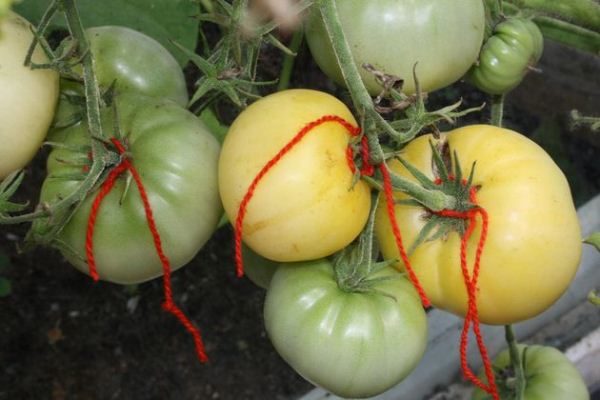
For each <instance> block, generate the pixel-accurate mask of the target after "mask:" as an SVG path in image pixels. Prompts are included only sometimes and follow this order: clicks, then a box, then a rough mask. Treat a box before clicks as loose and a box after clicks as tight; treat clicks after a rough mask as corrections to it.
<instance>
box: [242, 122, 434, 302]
mask: <svg viewBox="0 0 600 400" xmlns="http://www.w3.org/2000/svg"><path fill="white" fill-rule="evenodd" d="M325 123H337V124H340V125H341V126H343V127H344V128H345V129H346V130H347V131H348V133H349V134H350V136H352V137H359V136H360V135H361V129H360V127H357V126H354V125H353V124H351V123H350V122H348V121H346V120H345V119H344V118H341V117H339V116H337V115H324V116H322V117H320V118H318V119H316V120H314V121H311V122H309V123H307V124H305V125H304V126H303V127H302V128H301V129H300V130H299V131H298V132H297V133H296V134H295V135H294V136H293V137H292V139H291V140H290V141H289V142H288V143H287V144H286V145H285V146H283V147H282V148H281V149H280V150H279V151H278V152H277V154H276V155H275V156H273V157H272V158H271V159H270V160H269V161H268V162H267V163H266V164H265V165H264V166H263V167H262V169H261V170H260V171H259V172H258V174H257V175H256V176H255V177H254V179H253V180H252V182H251V183H250V186H249V187H248V189H247V190H246V193H245V194H244V197H243V198H242V201H241V202H240V205H239V208H238V213H237V217H236V221H235V225H234V245H235V264H236V272H237V275H238V277H241V276H243V274H244V261H243V257H242V233H243V222H244V218H245V215H246V211H247V208H248V204H249V203H250V201H251V199H252V197H253V196H254V193H255V191H256V188H257V186H258V185H259V183H260V182H261V181H262V179H263V178H264V177H265V175H267V173H268V172H269V171H270V170H271V169H272V168H273V167H274V166H275V165H276V164H277V163H278V162H279V161H280V160H281V159H282V158H283V157H284V156H285V155H286V154H288V153H289V152H290V151H291V150H292V149H293V148H294V147H295V146H296V145H297V144H298V143H300V142H301V141H302V139H303V138H304V137H306V135H308V134H309V133H310V132H312V131H313V130H314V129H315V128H316V127H318V126H320V125H322V124H325ZM359 153H360V160H361V167H360V168H357V166H356V162H355V151H354V149H353V148H352V146H351V145H350V144H349V145H348V147H347V149H346V159H347V162H348V167H349V168H350V171H351V172H352V173H356V172H358V173H360V175H363V176H372V175H374V173H375V166H374V165H372V164H371V162H370V159H369V142H368V139H367V137H366V136H365V135H363V136H362V137H361V138H360V150H359ZM379 169H380V171H381V173H382V175H383V176H384V188H385V191H386V196H392V190H393V188H392V184H391V181H390V179H389V173H388V170H387V166H386V165H385V163H381V164H380V165H379ZM386 176H387V179H386ZM390 218H391V219H392V220H393V225H394V226H395V227H396V229H395V230H394V232H395V236H396V242H397V244H398V246H399V249H400V253H401V254H402V257H403V260H404V261H405V265H406V269H407V272H408V276H409V279H410V281H411V283H412V284H413V286H414V287H415V288H416V290H417V292H418V293H419V296H420V298H421V302H422V303H423V306H424V307H426V308H427V307H429V306H430V302H429V299H428V298H427V296H426V294H425V290H424V289H423V287H422V286H421V284H420V282H419V280H418V278H417V275H416V274H415V273H414V271H413V270H412V268H411V267H410V263H409V262H408V256H407V253H406V251H405V250H404V246H403V244H402V236H401V234H400V229H399V228H398V224H397V223H396V222H395V214H394V213H393V206H392V210H391V211H390Z"/></svg>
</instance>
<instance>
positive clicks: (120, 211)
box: [34, 94, 222, 284]
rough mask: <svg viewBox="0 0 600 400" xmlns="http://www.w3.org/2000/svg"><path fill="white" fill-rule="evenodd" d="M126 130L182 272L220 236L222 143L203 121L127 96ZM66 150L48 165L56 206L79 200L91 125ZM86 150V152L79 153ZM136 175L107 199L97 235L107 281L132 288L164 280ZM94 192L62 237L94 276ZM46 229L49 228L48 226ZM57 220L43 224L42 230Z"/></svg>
mask: <svg viewBox="0 0 600 400" xmlns="http://www.w3.org/2000/svg"><path fill="white" fill-rule="evenodd" d="M117 100H118V114H119V117H120V121H119V123H120V127H121V130H122V132H123V135H124V138H123V139H122V142H123V143H125V144H126V147H127V150H128V152H129V153H130V154H131V156H130V157H131V160H132V163H133V165H134V166H135V168H136V169H137V170H138V172H139V174H140V175H141V179H142V183H143V184H144V186H145V189H146V191H147V193H148V197H149V201H150V205H151V207H152V209H153V213H154V219H155V221H156V225H157V228H158V231H159V234H160V236H161V238H162V242H163V243H162V244H163V248H164V250H165V253H166V255H167V257H169V258H170V261H171V264H172V269H177V268H179V267H181V266H183V265H184V264H186V263H187V262H189V261H190V260H191V259H192V257H194V255H195V254H196V253H197V252H198V251H199V250H200V248H201V247H202V246H203V245H204V243H205V242H206V241H207V240H208V239H209V237H210V236H211V235H212V233H213V232H214V230H215V229H216V226H217V223H218V221H219V218H220V216H221V214H222V207H221V203H220V199H219V195H218V187H217V161H218V153H219V144H218V142H217V141H216V139H215V138H214V137H213V135H212V134H211V133H210V132H209V131H208V130H207V129H206V127H205V126H204V125H203V124H202V123H201V122H200V121H199V119H198V118H197V117H196V116H195V115H193V114H192V113H190V112H189V111H187V110H185V109H183V108H182V107H180V106H179V105H178V104H175V103H174V102H172V101H169V100H159V99H153V98H142V97H140V96H139V95H137V94H135V95H134V94H131V95H128V96H127V95H124V96H119V97H118V98H117ZM111 115H112V113H110V112H108V111H107V112H105V113H104V114H103V126H104V127H112V126H114V121H113V120H112V118H111ZM63 134H64V142H63V143H62V144H63V145H64V147H62V146H61V147H57V148H55V149H54V150H53V151H52V152H51V153H50V156H49V158H48V166H47V168H48V177H47V178H46V180H45V181H44V184H43V186H42V192H41V199H40V203H49V204H52V203H55V202H56V201H58V199H61V198H64V197H66V196H68V195H69V194H71V193H72V192H73V191H74V190H75V189H76V188H77V187H78V185H79V184H80V180H78V179H77V177H78V176H79V177H80V178H81V176H82V174H84V173H85V170H83V169H82V166H81V160H82V158H84V159H85V155H86V152H85V146H87V148H89V144H90V143H89V136H88V133H87V128H86V126H85V124H79V125H76V126H73V127H71V128H69V129H68V130H67V131H66V132H64V133H63ZM78 147H79V148H81V147H83V149H82V150H78V149H77V148H78ZM128 178H129V173H124V174H123V175H121V177H120V178H119V179H118V181H117V183H116V185H115V186H114V188H113V189H112V191H111V192H110V193H109V194H108V196H106V197H105V198H104V201H103V202H102V206H101V208H100V211H99V213H98V217H97V220H96V226H95V233H94V255H95V259H96V263H97V269H98V273H99V274H100V279H104V280H107V281H111V282H116V283H123V284H130V283H136V282H142V281H145V280H148V279H152V278H154V277H157V276H159V275H161V274H162V266H161V263H160V260H159V259H158V257H157V255H156V250H155V248H154V244H153V241H152V236H151V234H150V231H149V229H148V225H147V220H146V216H145V214H144V208H143V204H142V200H141V198H140V195H139V191H138V189H137V187H136V185H135V183H134V182H131V185H129V186H128ZM97 192H98V191H97V190H95V191H92V192H91V193H89V194H88V196H87V197H86V198H85V199H84V200H83V201H82V202H81V203H80V204H79V206H78V207H77V208H76V210H75V211H74V212H73V214H72V216H71V218H70V220H69V221H68V223H67V225H66V226H65V227H64V228H63V229H62V231H61V232H60V234H59V236H58V238H57V239H58V242H59V243H61V244H62V245H61V246H60V247H59V248H60V249H61V250H62V251H63V254H64V256H65V257H66V258H67V259H68V260H69V261H70V262H71V263H72V264H73V265H74V266H75V267H76V268H78V269H80V270H81V271H83V272H86V273H87V272H88V266H87V264H86V262H85V238H86V228H87V223H88V217H89V214H90V208H91V205H92V203H93V201H94V198H95V197H96V195H97ZM40 224H42V225H40ZM43 224H49V226H51V224H52V221H51V220H50V221H43V222H36V225H34V231H35V230H37V229H41V230H43V229H46V228H48V225H43Z"/></svg>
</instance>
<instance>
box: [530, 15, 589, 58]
mask: <svg viewBox="0 0 600 400" xmlns="http://www.w3.org/2000/svg"><path fill="white" fill-rule="evenodd" d="M533 20H534V22H535V23H536V24H537V25H538V27H539V28H540V31H542V34H543V35H544V37H546V38H548V39H551V40H554V41H555V42H558V43H562V44H564V45H567V46H570V47H573V48H576V49H579V50H583V51H587V52H590V53H593V54H596V55H599V54H600V33H598V32H594V31H592V30H590V29H587V28H584V27H581V26H577V25H574V24H572V23H569V22H566V21H561V20H559V19H556V18H552V17H543V16H540V17H535V18H534V19H533Z"/></svg>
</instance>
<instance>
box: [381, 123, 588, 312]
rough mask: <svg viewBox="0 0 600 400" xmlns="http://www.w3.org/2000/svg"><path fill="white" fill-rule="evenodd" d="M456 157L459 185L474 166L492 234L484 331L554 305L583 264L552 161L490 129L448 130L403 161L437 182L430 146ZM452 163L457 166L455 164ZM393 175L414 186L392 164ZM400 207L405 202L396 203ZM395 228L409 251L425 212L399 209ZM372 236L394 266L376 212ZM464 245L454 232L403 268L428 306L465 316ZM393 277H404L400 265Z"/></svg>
mask: <svg viewBox="0 0 600 400" xmlns="http://www.w3.org/2000/svg"><path fill="white" fill-rule="evenodd" d="M430 141H432V142H433V143H434V144H435V145H436V146H441V145H442V144H445V145H448V146H449V151H450V153H449V154H453V152H456V154H457V156H458V159H459V160H460V165H461V166H463V176H468V175H469V173H470V170H471V168H472V166H473V165H474V163H475V162H476V164H475V165H474V168H475V171H474V180H473V185H474V186H475V188H477V201H478V204H479V205H480V206H481V207H483V208H484V209H485V210H487V213H488V215H489V229H488V232H487V241H486V243H485V247H484V250H483V255H482V259H481V271H480V278H479V286H478V287H479V290H478V292H477V296H478V303H477V304H478V308H479V314H480V319H481V321H482V322H484V323H488V324H511V323H514V322H518V321H522V320H525V319H528V318H531V317H533V316H535V315H537V314H539V313H541V312H542V311H544V310H545V309H547V308H548V307H549V306H550V305H552V304H553V303H554V302H555V301H556V300H557V299H558V298H559V297H560V296H561V295H562V294H563V292H564V291H565V290H566V289H567V287H568V286H569V283H570V282H571V280H572V278H573V276H574V275H575V272H576V270H577V266H578V264H579V259H580V256H581V250H582V245H581V232H580V227H579V222H578V219H577V214H576V211H575V207H574V205H573V200H572V197H571V192H570V190H569V185H568V183H567V180H566V178H565V176H564V175H563V173H562V172H561V170H560V169H559V168H558V166H557V165H556V164H555V163H554V161H553V160H552V159H551V158H550V156H549V155H548V154H547V153H546V152H545V151H544V150H543V149H542V148H541V147H539V146H538V145H537V144H535V143H534V142H532V141H531V140H529V139H528V138H526V137H525V136H523V135H521V134H519V133H517V132H514V131H511V130H508V129H502V128H498V127H494V126H489V125H474V126H467V127H463V128H458V129H455V130H453V131H451V132H448V133H445V134H442V135H441V138H440V139H435V138H434V137H433V136H431V135H426V136H421V137H419V138H417V139H416V140H414V141H412V142H411V143H410V144H408V145H407V146H406V147H405V148H404V149H403V151H402V154H401V157H403V158H404V159H405V160H406V161H408V162H410V163H411V164H412V165H414V166H415V167H416V168H417V169H419V170H420V171H422V172H423V173H424V174H425V175H427V176H428V177H430V178H432V179H434V178H436V171H435V168H434V166H433V163H432V150H431V148H430V145H429V142H430ZM452 162H453V163H454V165H456V160H455V159H454V158H453V160H452ZM390 168H391V169H392V170H394V171H395V172H396V173H398V174H399V175H401V176H404V177H406V178H408V179H414V178H412V176H411V175H410V173H409V172H408V171H407V170H406V169H405V168H404V167H403V166H402V165H401V164H400V163H399V162H398V161H392V162H390ZM397 198H398V199H403V198H406V196H404V195H402V194H398V195H397ZM395 213H396V218H397V220H398V224H399V227H400V229H401V232H402V235H403V238H404V242H405V244H406V247H407V248H410V246H411V244H412V243H413V242H414V241H415V238H417V236H418V234H419V232H420V231H421V229H422V228H423V227H424V225H425V224H426V223H427V221H428V220H429V218H431V213H430V212H429V211H428V210H426V209H423V208H422V207H419V206H415V205H409V204H397V205H396V206H395ZM481 226H482V223H481V220H478V224H477V229H476V230H475V232H474V233H473V235H472V236H471V238H470V239H469V242H468V260H469V263H468V264H469V267H470V268H471V273H472V267H473V259H474V253H475V250H476V247H477V243H478V241H479V237H480V233H481ZM376 235H377V238H378V240H379V243H380V245H381V251H382V252H383V254H384V256H385V257H386V258H388V259H392V258H395V257H398V250H397V248H396V243H395V241H394V237H393V235H392V231H391V228H390V223H389V219H388V216H387V213H386V206H385V201H382V202H381V204H380V209H379V210H378V215H377V220H376ZM460 242H461V236H460V234H459V233H458V232H456V231H452V232H450V233H448V234H447V235H445V236H442V237H439V238H436V239H435V240H429V241H425V242H423V243H421V244H420V245H419V246H418V247H417V248H416V249H415V250H414V252H413V253H412V254H411V255H410V261H411V264H412V267H413V268H414V270H415V272H416V274H417V276H418V278H419V280H420V282H421V283H422V285H423V286H424V289H425V291H426V293H427V295H428V296H429V298H430V299H431V301H432V303H433V304H434V305H435V306H437V307H439V308H442V309H444V310H447V311H450V312H453V313H456V314H458V315H464V314H465V310H466V306H467V292H466V290H465V283H464V281H463V276H462V272H461V266H460ZM398 267H402V266H401V265H398Z"/></svg>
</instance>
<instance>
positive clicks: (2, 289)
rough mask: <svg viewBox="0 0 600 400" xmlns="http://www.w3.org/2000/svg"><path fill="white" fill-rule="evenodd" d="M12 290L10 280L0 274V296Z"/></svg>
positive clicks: (8, 293) (6, 294)
mask: <svg viewBox="0 0 600 400" xmlns="http://www.w3.org/2000/svg"><path fill="white" fill-rule="evenodd" d="M11 292H12V286H11V284H10V281H9V280H8V279H6V278H3V277H1V276H0V297H6V296H8V295H10V293H11Z"/></svg>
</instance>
